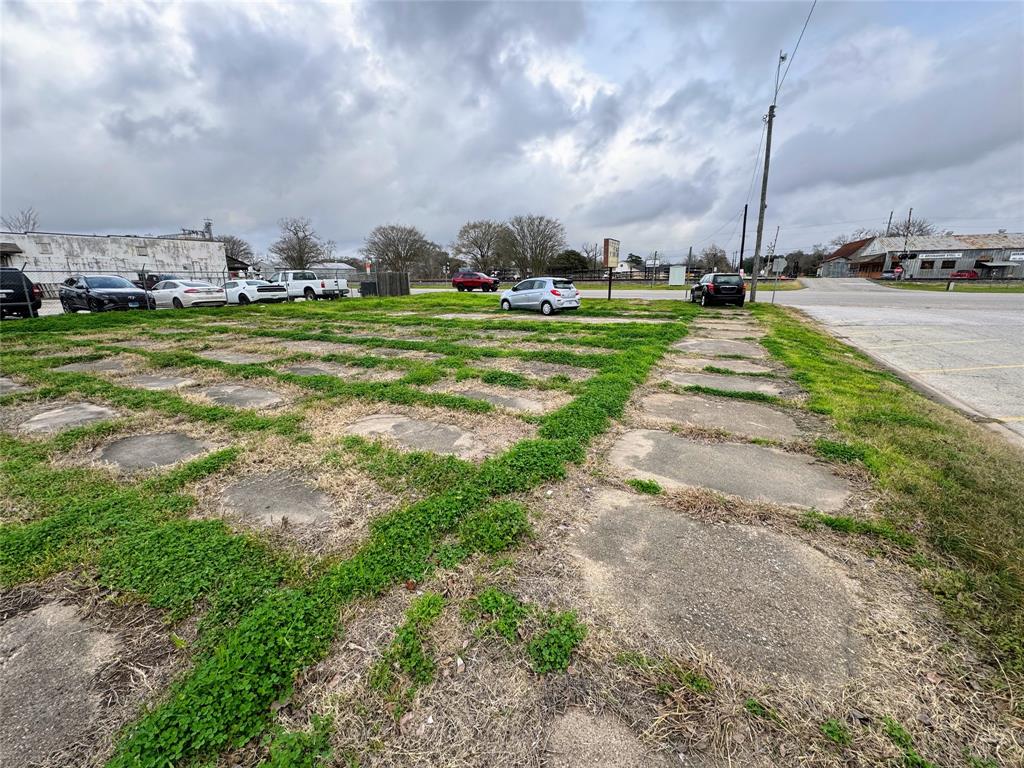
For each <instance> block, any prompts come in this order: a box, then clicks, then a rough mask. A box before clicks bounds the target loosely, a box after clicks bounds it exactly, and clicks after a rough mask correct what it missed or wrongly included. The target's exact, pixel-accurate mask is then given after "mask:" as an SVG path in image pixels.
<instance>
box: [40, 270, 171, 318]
mask: <svg viewBox="0 0 1024 768" xmlns="http://www.w3.org/2000/svg"><path fill="white" fill-rule="evenodd" d="M58 295H59V297H60V305H61V306H62V307H63V308H64V311H65V312H77V311H78V310H80V309H86V310H88V311H90V312H105V311H107V310H112V309H122V310H123V309H156V301H155V300H154V299H153V296H152V295H151V294H149V293H147V292H146V291H144V290H143V289H142V288H139V287H138V286H135V285H132V283H130V282H129V281H127V280H125V279H124V278H123V277H117V276H115V275H75V276H74V277H69V278H68V279H67V280H65V281H64V282H63V283H61V286H60V290H59V292H58Z"/></svg>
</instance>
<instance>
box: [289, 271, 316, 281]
mask: <svg viewBox="0 0 1024 768" xmlns="http://www.w3.org/2000/svg"><path fill="white" fill-rule="evenodd" d="M292 280H316V275H315V274H313V273H312V272H296V273H295V274H294V275H293V276H292Z"/></svg>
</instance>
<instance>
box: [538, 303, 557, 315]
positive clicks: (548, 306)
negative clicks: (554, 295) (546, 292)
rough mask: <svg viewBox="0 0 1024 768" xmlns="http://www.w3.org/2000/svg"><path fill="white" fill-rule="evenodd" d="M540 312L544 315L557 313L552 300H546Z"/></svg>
mask: <svg viewBox="0 0 1024 768" xmlns="http://www.w3.org/2000/svg"><path fill="white" fill-rule="evenodd" d="M540 313H541V314H542V315H553V314H555V308H554V307H553V306H551V302H550V301H545V302H544V303H543V304H541V305H540Z"/></svg>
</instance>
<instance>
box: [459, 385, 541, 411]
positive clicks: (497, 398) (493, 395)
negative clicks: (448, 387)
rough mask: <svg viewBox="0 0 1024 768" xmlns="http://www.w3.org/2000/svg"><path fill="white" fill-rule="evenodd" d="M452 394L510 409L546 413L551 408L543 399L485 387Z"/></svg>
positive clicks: (461, 390)
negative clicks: (500, 391) (490, 389)
mask: <svg viewBox="0 0 1024 768" xmlns="http://www.w3.org/2000/svg"><path fill="white" fill-rule="evenodd" d="M452 394H454V395H462V396H463V397H472V398H474V399H476V400H486V401H487V402H488V403H491V404H492V405H497V406H499V407H501V408H508V409H509V410H510V411H525V412H527V413H545V412H547V411H549V410H551V409H550V408H549V407H548V406H547V405H546V404H545V403H544V401H542V400H537V399H535V398H531V397H525V396H524V395H518V394H501V393H498V392H492V391H489V390H485V389H473V388H471V387H470V388H466V389H460V390H459V391H458V392H453V393H452Z"/></svg>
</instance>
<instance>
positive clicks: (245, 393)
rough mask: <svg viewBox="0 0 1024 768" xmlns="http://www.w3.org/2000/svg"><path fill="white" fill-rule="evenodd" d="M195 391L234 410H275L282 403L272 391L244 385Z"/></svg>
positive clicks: (281, 399)
mask: <svg viewBox="0 0 1024 768" xmlns="http://www.w3.org/2000/svg"><path fill="white" fill-rule="evenodd" d="M196 391H197V392H198V393H199V394H201V395H203V396H204V397H206V398H208V399H210V400H212V401H213V402H215V403H217V404H218V405H230V406H232V407H234V408H275V407H277V406H279V405H282V404H283V403H284V398H283V397H281V395H279V394H278V393H277V392H274V391H273V390H270V389H262V388H261V387H250V386H247V385H245V384H217V385H214V386H212V387H205V388H204V389H199V390H196Z"/></svg>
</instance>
